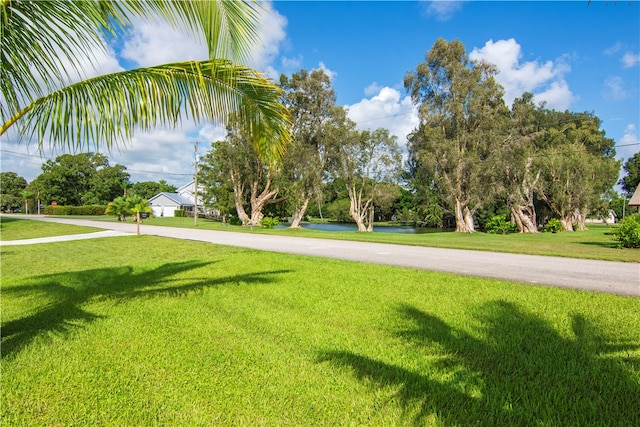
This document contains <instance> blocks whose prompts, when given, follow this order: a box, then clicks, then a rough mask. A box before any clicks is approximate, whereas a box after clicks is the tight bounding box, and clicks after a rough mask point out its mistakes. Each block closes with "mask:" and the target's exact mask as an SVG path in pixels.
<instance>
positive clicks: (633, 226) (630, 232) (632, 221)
mask: <svg viewBox="0 0 640 427" xmlns="http://www.w3.org/2000/svg"><path fill="white" fill-rule="evenodd" d="M612 233H613V235H614V236H615V238H616V240H617V241H618V245H619V246H620V247H621V248H640V213H638V214H634V215H630V216H628V217H626V218H625V219H623V220H622V221H621V222H620V223H619V224H618V225H617V226H616V227H614V228H613V231H612Z"/></svg>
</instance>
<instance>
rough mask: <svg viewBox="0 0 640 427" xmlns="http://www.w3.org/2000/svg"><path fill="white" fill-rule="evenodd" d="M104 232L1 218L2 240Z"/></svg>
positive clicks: (81, 227)
mask: <svg viewBox="0 0 640 427" xmlns="http://www.w3.org/2000/svg"><path fill="white" fill-rule="evenodd" d="M97 231H102V229H100V228H93V227H83V226H77V225H69V224H56V223H46V222H41V221H32V220H27V219H21V218H15V217H8V216H6V215H2V216H0V240H23V239H35V238H38V237H51V236H62V235H68V234H83V233H94V232H97Z"/></svg>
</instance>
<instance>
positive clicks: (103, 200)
mask: <svg viewBox="0 0 640 427" xmlns="http://www.w3.org/2000/svg"><path fill="white" fill-rule="evenodd" d="M129 178H130V175H129V173H127V171H126V167H125V166H123V165H120V164H115V165H113V166H111V165H109V160H108V159H107V157H106V156H105V155H103V154H99V153H80V154H75V155H73V154H63V155H60V156H57V157H56V158H55V160H47V162H46V163H44V164H43V165H42V173H41V174H40V175H38V176H37V177H36V178H35V179H34V180H32V181H31V182H27V180H26V179H25V178H23V177H21V176H19V175H18V174H17V173H16V172H2V173H0V210H2V211H3V212H11V211H15V210H21V211H23V212H37V206H38V204H40V205H50V204H52V203H53V202H55V203H56V204H58V205H60V206H81V205H101V206H106V205H108V204H109V203H110V202H112V201H113V200H114V199H116V198H117V197H119V196H134V195H135V196H139V197H140V198H142V199H145V200H148V199H150V198H151V197H153V196H155V195H156V194H158V193H160V192H168V193H174V192H175V191H176V190H177V188H176V187H175V186H174V185H170V184H168V183H167V182H166V181H165V180H160V181H158V182H155V181H141V182H130V181H129Z"/></svg>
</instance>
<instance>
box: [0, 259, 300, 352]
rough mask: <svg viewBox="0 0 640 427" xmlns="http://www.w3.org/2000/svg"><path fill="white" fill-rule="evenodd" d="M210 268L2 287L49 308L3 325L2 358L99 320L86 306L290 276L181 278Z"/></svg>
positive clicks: (122, 271)
mask: <svg viewBox="0 0 640 427" xmlns="http://www.w3.org/2000/svg"><path fill="white" fill-rule="evenodd" d="M209 264H212V262H196V261H190V262H176V263H167V264H163V265H161V266H159V267H157V268H152V269H145V270H136V269H134V268H132V267H127V266H125V267H115V268H101V269H92V270H83V271H77V272H69V273H59V274H53V275H45V276H36V277H33V278H31V279H30V281H31V283H29V284H26V285H20V286H15V287H4V288H3V291H2V292H3V294H4V295H7V296H11V297H16V298H21V297H33V296H34V295H37V294H42V297H43V298H44V299H46V301H48V303H47V304H46V305H42V306H40V307H38V308H37V309H36V310H35V311H33V312H32V313H30V314H28V315H26V316H23V317H20V318H17V319H12V320H9V321H6V322H3V323H2V328H1V332H2V354H1V357H2V358H6V357H9V356H11V355H13V354H16V353H17V352H19V351H20V350H21V349H22V348H24V347H25V346H26V345H27V344H28V343H29V342H31V341H32V340H33V339H34V338H35V337H37V336H39V335H41V334H45V333H47V332H61V333H65V332H68V331H69V330H71V329H72V328H77V327H82V326H83V325H86V323H87V322H92V321H94V320H96V319H98V318H99V317H100V316H97V315H95V314H93V313H90V312H88V311H86V310H84V309H83V307H82V306H83V305H84V304H85V303H87V302H89V301H96V300H100V299H115V300H119V301H124V300H131V299H134V298H152V297H154V296H159V295H163V296H170V297H176V296H181V295H184V294H186V293H189V292H193V291H197V290H202V289H204V288H208V287H214V286H221V285H229V284H239V283H248V284H258V283H273V282H274V281H275V280H276V278H275V276H276V275H278V274H282V273H287V272H288V270H274V271H262V272H256V273H247V274H238V275H232V276H226V277H220V278H210V277H193V276H191V277H187V278H185V277H181V273H184V272H187V271H189V270H194V269H198V268H201V267H204V266H206V265H209Z"/></svg>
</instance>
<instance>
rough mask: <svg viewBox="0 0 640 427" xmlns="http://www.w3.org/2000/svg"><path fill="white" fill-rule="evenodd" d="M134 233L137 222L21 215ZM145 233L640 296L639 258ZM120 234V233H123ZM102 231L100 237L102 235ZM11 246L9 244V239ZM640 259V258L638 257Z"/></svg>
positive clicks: (156, 229)
mask: <svg viewBox="0 0 640 427" xmlns="http://www.w3.org/2000/svg"><path fill="white" fill-rule="evenodd" d="M20 217H21V218H30V219H37V220H40V221H50V222H60V223H66V224H75V225H85V226H89V227H96V228H103V229H106V230H112V231H117V232H120V233H135V224H131V223H118V222H100V221H91V220H80V219H66V218H50V217H38V216H29V217H25V216H22V215H21V216H20ZM140 231H141V233H142V234H147V235H154V236H161V237H169V238H175V239H186V240H195V241H201V242H209V243H215V244H219V245H229V246H239V247H245V248H252V249H259V250H265V251H272V252H282V253H290V254H301V255H310V256H317V257H324V258H336V259H344V260H350V261H358V262H365V263H375V264H387V265H394V266H399V267H409V268H416V269H424V270H432V271H441V272H447V273H455V274H462V275H468V276H477V277H487V278H493V279H503V280H511V281H516V282H521V283H524V284H532V285H542V286H555V287H560V288H570V289H580V290H587V291H597V292H606V293H612V294H618V295H629V296H640V262H639V263H626V262H612V261H595V260H585V259H575V258H560V257H548V256H538V255H517V254H506V253H495V252H482V251H470V250H458V249H440V248H427V247H415V246H401V245H390V244H382V243H365V242H349V241H340V240H325V239H311V238H304V237H288V236H273V235H263V234H251V233H234V232H229V231H213V230H201V229H190V228H174V227H161V226H152V225H144V224H143V225H141V226H140ZM120 233H117V234H120ZM99 236H100V235H96V237H99ZM4 244H6V243H4ZM639 261H640V260H639Z"/></svg>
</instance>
